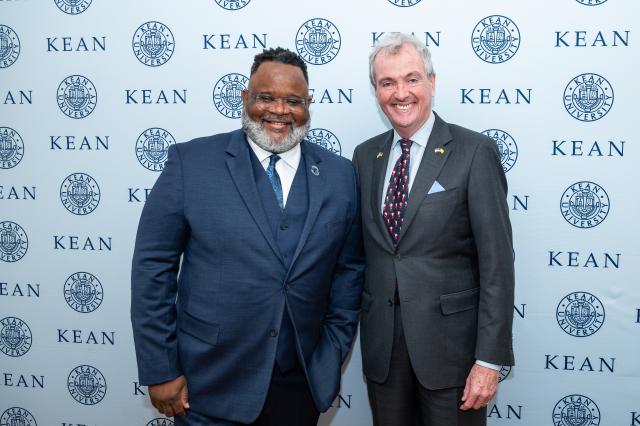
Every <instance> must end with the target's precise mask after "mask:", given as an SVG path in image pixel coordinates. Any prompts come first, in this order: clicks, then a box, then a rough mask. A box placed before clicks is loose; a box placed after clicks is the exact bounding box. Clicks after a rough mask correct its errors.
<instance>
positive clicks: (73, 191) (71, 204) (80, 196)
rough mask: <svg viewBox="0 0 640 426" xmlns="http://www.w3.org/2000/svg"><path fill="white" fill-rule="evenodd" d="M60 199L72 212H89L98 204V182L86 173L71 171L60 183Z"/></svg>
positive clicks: (80, 213)
mask: <svg viewBox="0 0 640 426" xmlns="http://www.w3.org/2000/svg"><path fill="white" fill-rule="evenodd" d="M60 201H62V205H63V206H64V208H65V209H67V210H69V211H70V212H71V213H73V214H76V215H79V216H82V215H85V214H89V213H91V212H92V211H94V210H95V209H96V207H98V204H100V187H99V186H98V182H96V181H95V180H94V179H93V178H92V177H91V176H89V175H88V174H86V173H72V174H70V175H69V176H67V177H66V178H65V179H64V180H63V181H62V185H60Z"/></svg>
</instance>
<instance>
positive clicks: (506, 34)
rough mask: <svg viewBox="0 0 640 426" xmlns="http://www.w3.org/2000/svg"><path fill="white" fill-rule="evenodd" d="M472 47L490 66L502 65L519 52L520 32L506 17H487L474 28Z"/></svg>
mask: <svg viewBox="0 0 640 426" xmlns="http://www.w3.org/2000/svg"><path fill="white" fill-rule="evenodd" d="M471 46H472V47H473V51H474V52H475V54H476V56H477V57H478V58H480V59H482V60H483V61H485V62H488V63H490V64H500V63H502V62H506V61H508V60H509V59H511V58H512V57H513V55H515V54H516V52H517V51H518V48H519V47H520V30H518V27H517V26H516V24H515V23H514V22H513V21H512V20H511V19H509V18H507V17H506V16H502V15H491V16H487V17H486V18H483V19H482V20H480V22H478V24H477V25H476V26H475V27H474V29H473V32H472V33H471Z"/></svg>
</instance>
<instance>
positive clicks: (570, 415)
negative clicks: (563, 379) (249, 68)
mask: <svg viewBox="0 0 640 426" xmlns="http://www.w3.org/2000/svg"><path fill="white" fill-rule="evenodd" d="M552 417H553V424H554V425H557V426H598V425H599V424H600V409H599V408H598V406H597V405H596V403H595V402H593V400H592V399H591V398H588V397H586V396H584V395H577V394H574V395H567V396H565V397H563V398H562V399H561V400H560V401H558V402H557V403H556V405H555V407H553V415H552Z"/></svg>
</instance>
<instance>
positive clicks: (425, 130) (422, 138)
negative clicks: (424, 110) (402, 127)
mask: <svg viewBox="0 0 640 426" xmlns="http://www.w3.org/2000/svg"><path fill="white" fill-rule="evenodd" d="M435 122H436V116H435V114H434V113H433V111H431V113H430V114H429V118H427V121H425V123H424V124H423V125H422V127H420V128H419V129H418V131H417V132H415V133H414V134H413V135H412V136H411V138H410V139H411V140H412V141H413V143H415V144H418V145H420V146H421V147H426V146H427V142H428V141H429V136H431V131H432V130H433V123H435ZM400 139H402V136H400V135H399V134H398V132H397V131H396V130H395V129H394V130H393V141H394V142H393V143H394V145H398V144H399V143H400Z"/></svg>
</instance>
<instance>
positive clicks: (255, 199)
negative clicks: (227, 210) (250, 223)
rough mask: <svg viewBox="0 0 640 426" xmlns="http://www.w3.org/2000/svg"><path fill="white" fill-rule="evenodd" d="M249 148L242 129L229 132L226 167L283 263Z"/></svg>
mask: <svg viewBox="0 0 640 426" xmlns="http://www.w3.org/2000/svg"><path fill="white" fill-rule="evenodd" d="M250 150H251V148H250V147H249V144H248V142H247V140H246V137H245V134H244V132H243V131H242V130H237V131H235V132H233V133H231V138H230V140H229V144H228V145H227V154H229V158H227V167H228V169H229V174H230V175H231V179H233V182H234V183H235V185H236V188H237V189H238V193H239V194H240V196H241V197H242V200H243V201H244V203H245V204H246V206H247V210H248V211H249V213H250V214H251V216H252V217H253V220H254V221H255V222H256V225H258V228H259V229H260V232H261V233H262V235H263V236H264V238H265V239H266V240H267V243H268V244H269V246H270V247H271V249H272V250H273V252H274V254H275V255H276V257H277V258H278V259H279V260H280V262H282V263H283V264H284V260H283V259H282V255H281V254H280V250H278V246H277V244H276V241H275V238H274V237H273V232H272V231H271V228H270V227H269V222H268V220H267V215H266V213H265V211H264V207H263V206H262V203H261V202H260V195H259V194H258V187H257V186H256V180H255V177H254V175H253V166H252V165H251V157H250V156H251V152H250Z"/></svg>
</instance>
